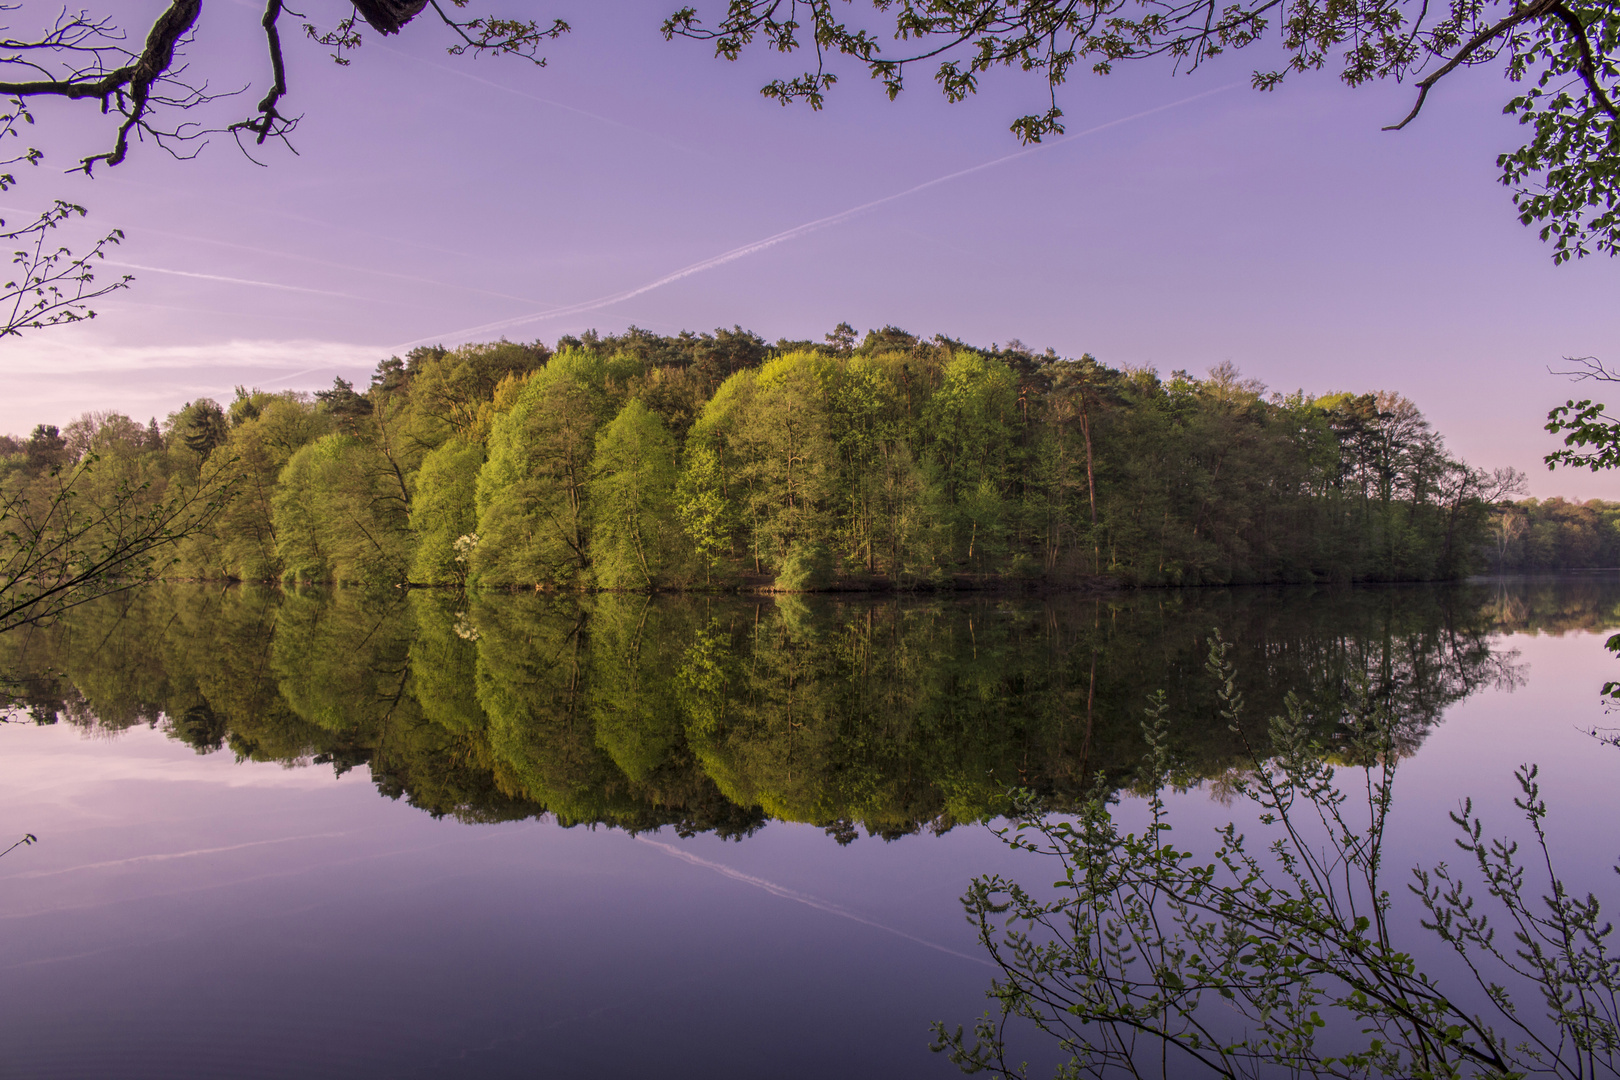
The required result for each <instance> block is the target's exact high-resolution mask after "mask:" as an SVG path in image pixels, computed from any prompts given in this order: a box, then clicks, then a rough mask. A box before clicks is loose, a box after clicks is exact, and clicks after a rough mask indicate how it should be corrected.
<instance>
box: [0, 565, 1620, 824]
mask: <svg viewBox="0 0 1620 1080" xmlns="http://www.w3.org/2000/svg"><path fill="white" fill-rule="evenodd" d="M469 603H470V606H469ZM1617 610H1620V582H1610V583H1602V582H1594V581H1586V582H1581V583H1579V584H1578V585H1570V584H1568V583H1561V582H1549V583H1547V584H1545V585H1535V586H1519V587H1516V588H1511V589H1504V588H1503V587H1501V586H1489V587H1468V588H1453V589H1433V588H1426V587H1402V588H1383V589H1344V590H1338V591H1329V592H1310V591H1307V590H1258V589H1248V590H1193V591H1185V592H1152V591H1144V592H1139V593H1133V594H1128V595H1123V596H1117V597H1111V598H1108V599H1096V598H1079V597H1056V598H1047V599H1044V600H1043V599H1023V598H1016V599H1009V598H1004V597H985V596H969V597H965V598H950V599H940V598H934V599H930V600H922V601H918V600H898V599H894V598H889V599H886V600H882V601H872V600H865V599H863V600H860V601H856V602H849V601H843V600H838V599H835V598H831V597H826V596H818V597H809V598H807V597H792V598H778V599H769V598H732V599H698V598H692V597H682V598H673V599H664V598H656V599H648V598H647V597H644V596H627V595H615V594H604V595H599V596H592V597H584V598H576V597H568V596H558V595H556V594H538V593H527V594H504V593H492V594H482V595H479V596H475V597H473V598H472V599H471V601H470V602H469V601H468V600H467V599H465V598H458V597H454V596H451V595H449V594H445V593H428V592H415V593H411V594H408V595H406V596H401V595H400V594H398V593H395V592H392V591H391V592H390V593H389V594H388V595H386V596H373V595H368V594H365V593H362V592H356V591H352V590H340V591H337V592H332V593H318V592H316V593H289V594H285V595H283V594H278V593H275V592H272V591H265V590H253V589H227V590H212V591H210V590H205V589H201V588H196V589H191V588H165V589H151V590H145V591H141V592H138V593H134V594H130V595H127V596H122V597H119V598H116V599H112V600H108V601H106V602H101V603H97V604H95V605H90V606H87V607H85V608H84V609H82V610H81V611H79V612H77V613H75V614H74V615H72V616H71V617H69V618H66V619H63V620H61V621H59V622H58V623H56V624H54V625H53V626H50V627H45V628H32V629H28V630H25V631H19V632H17V633H14V634H8V635H5V636H4V637H0V671H4V672H9V673H11V676H10V677H11V678H12V680H13V681H12V683H11V684H9V685H10V687H11V691H10V693H11V698H12V702H13V704H14V705H15V706H16V708H17V709H18V710H20V711H23V712H26V713H27V714H28V715H30V716H32V717H33V718H34V719H35V720H37V721H38V722H54V721H55V720H56V719H58V718H66V719H68V720H70V721H72V722H76V723H82V724H85V725H89V726H94V727H95V728H96V729H98V730H105V731H116V730H119V729H122V728H124V727H128V726H130V725H132V724H136V723H145V724H154V725H161V726H163V727H164V728H165V730H167V731H168V732H169V734H170V735H172V736H173V737H175V738H177V739H180V740H183V741H185V742H187V743H189V744H191V745H193V746H195V747H196V748H197V749H198V750H199V752H204V753H206V752H209V751H212V750H215V749H220V748H223V747H227V746H228V747H229V748H230V750H231V751H232V752H233V753H235V754H236V755H237V756H238V757H239V758H244V759H247V758H251V759H254V760H261V761H264V760H273V761H281V762H285V763H306V764H307V763H311V762H314V763H321V764H331V765H333V767H334V768H336V769H337V770H338V771H343V770H346V769H348V768H352V767H354V766H356V765H360V764H365V765H367V766H368V767H369V769H370V771H371V774H372V776H373V779H374V780H375V782H376V784H377V786H378V789H379V790H380V791H381V792H382V793H383V794H385V795H387V796H389V797H391V798H405V799H407V800H408V801H409V802H410V803H411V804H412V805H414V806H418V807H420V808H422V809H424V810H427V811H429V812H430V813H433V814H435V815H446V814H447V815H453V816H455V817H458V818H461V819H463V820H468V821H495V820H506V819H511V818H515V817H525V816H532V815H537V814H542V813H551V814H553V815H555V816H556V817H557V818H558V820H560V821H563V822H564V823H569V824H572V823H590V822H603V823H608V824H611V825H615V826H619V827H623V828H627V829H632V830H639V829H646V828H654V827H657V826H661V825H673V826H675V827H676V828H678V829H681V830H682V831H704V830H712V831H716V832H719V833H721V834H722V835H728V836H741V835H746V834H747V833H749V832H751V831H753V830H754V829H756V828H758V827H759V825H760V824H762V823H763V822H764V821H765V820H766V819H768V818H779V819H784V820H792V821H802V822H810V823H814V824H816V825H819V826H821V827H823V828H825V829H827V830H828V831H829V832H830V833H832V834H834V835H835V836H838V837H839V838H840V839H852V838H854V836H856V835H857V834H858V832H859V831H861V830H862V829H864V830H865V831H866V832H868V833H869V834H872V835H878V836H885V837H894V836H900V835H904V834H906V833H909V832H915V831H917V830H919V829H923V828H931V829H934V830H943V829H947V828H950V827H951V826H952V825H953V824H955V823H956V822H959V821H968V820H975V819H979V818H982V817H985V816H987V815H994V814H996V813H998V812H999V811H1000V810H1001V809H1003V803H1002V800H1003V798H1004V793H1005V792H1006V791H1007V789H1008V788H1009V787H1011V786H1013V785H1019V786H1024V787H1028V788H1032V789H1034V790H1036V791H1038V792H1041V793H1043V794H1044V795H1045V796H1046V797H1048V798H1049V799H1051V800H1052V801H1053V802H1054V803H1055V804H1057V805H1060V806H1061V805H1063V804H1065V803H1066V802H1068V801H1070V800H1073V799H1075V798H1076V797H1077V796H1078V795H1079V793H1080V792H1081V791H1082V790H1084V789H1085V788H1087V787H1089V786H1090V784H1091V782H1092V779H1093V778H1094V777H1095V776H1096V775H1097V774H1099V773H1100V774H1102V775H1103V776H1104V777H1106V778H1107V780H1108V782H1109V783H1110V784H1112V785H1114V786H1128V785H1130V784H1132V783H1133V782H1135V779H1136V775H1137V769H1138V766H1139V763H1140V761H1141V759H1142V754H1143V750H1144V747H1143V745H1142V742H1141V734H1140V719H1141V715H1142V707H1143V705H1144V703H1145V702H1146V700H1147V697H1148V695H1149V694H1150V693H1152V692H1153V691H1155V690H1159V689H1163V690H1165V691H1166V692H1167V694H1168V695H1169V700H1170V703H1171V715H1172V716H1174V717H1176V718H1177V725H1176V727H1175V728H1174V729H1173V732H1172V737H1173V751H1174V763H1175V768H1176V779H1177V781H1178V782H1181V783H1187V784H1191V783H1196V782H1199V781H1202V780H1205V779H1210V778H1219V777H1221V776H1223V775H1224V774H1226V772H1227V771H1228V769H1229V768H1230V767H1231V763H1232V762H1233V761H1235V760H1237V758H1238V749H1239V748H1238V746H1237V745H1236V738H1237V737H1236V736H1235V735H1234V734H1233V733H1232V732H1230V731H1229V730H1227V728H1226V725H1225V723H1224V722H1223V721H1221V720H1220V719H1219V718H1218V717H1217V714H1216V704H1215V701H1214V698H1213V688H1212V686H1211V684H1210V682H1209V680H1208V679H1207V678H1205V677H1204V674H1203V661H1204V655H1205V654H1206V652H1207V640H1208V634H1209V632H1210V631H1211V630H1212V629H1218V630H1219V632H1220V633H1221V635H1222V636H1223V637H1224V638H1225V639H1226V640H1227V641H1229V642H1231V643H1232V652H1231V658H1232V660H1233V662H1234V663H1235V664H1236V667H1237V670H1238V671H1239V673H1240V678H1241V680H1242V685H1241V689H1242V692H1243V693H1244V695H1245V697H1246V698H1247V700H1248V702H1249V709H1248V715H1250V716H1251V717H1254V718H1255V721H1254V722H1255V725H1256V730H1255V731H1252V732H1250V733H1249V737H1250V738H1251V739H1252V738H1261V737H1263V732H1262V731H1261V730H1260V728H1261V727H1263V722H1264V718H1266V717H1268V716H1270V715H1272V714H1274V713H1276V712H1278V711H1280V710H1281V708H1282V699H1283V696H1284V694H1285V693H1287V692H1288V691H1293V692H1295V693H1298V694H1299V695H1300V696H1301V697H1302V698H1303V699H1304V700H1305V701H1306V702H1307V703H1308V706H1309V709H1310V712H1311V714H1312V715H1314V716H1316V717H1318V721H1317V722H1318V723H1319V724H1320V725H1321V727H1322V734H1323V736H1324V737H1326V738H1329V739H1332V738H1334V737H1335V734H1336V724H1337V718H1338V717H1339V715H1340V712H1341V703H1342V702H1345V701H1348V700H1350V699H1351V695H1352V691H1353V688H1354V687H1355V686H1356V685H1358V684H1361V683H1365V684H1366V685H1367V686H1368V687H1369V688H1370V690H1371V692H1372V693H1373V694H1374V695H1375V696H1376V697H1377V698H1379V699H1380V700H1382V701H1385V702H1387V703H1388V704H1389V707H1390V708H1391V710H1392V711H1393V712H1394V713H1395V714H1396V715H1397V716H1398V717H1399V718H1400V725H1401V735H1400V739H1401V745H1402V747H1403V748H1404V749H1405V750H1406V751H1407V752H1410V751H1411V750H1414V749H1416V747H1417V746H1418V745H1420V744H1421V742H1422V741H1423V739H1424V738H1425V737H1426V735H1427V733H1428V731H1429V730H1430V729H1431V728H1432V727H1433V726H1434V725H1435V724H1437V723H1439V722H1440V720H1441V719H1442V717H1443V715H1444V713H1445V710H1446V709H1447V708H1448V707H1449V706H1450V705H1452V704H1453V703H1455V702H1457V701H1459V700H1461V699H1462V698H1465V697H1467V696H1469V695H1470V694H1473V693H1476V692H1478V691H1479V690H1481V689H1483V688H1485V687H1488V686H1500V685H1504V684H1507V685H1511V684H1513V683H1514V682H1516V681H1517V680H1519V679H1520V678H1521V677H1522V676H1521V673H1520V670H1519V668H1518V667H1517V666H1516V665H1515V663H1514V659H1515V654H1514V653H1513V652H1512V651H1511V650H1510V649H1505V648H1504V647H1503V644H1502V642H1501V640H1500V638H1499V637H1497V636H1496V635H1497V634H1498V633H1499V632H1500V630H1501V629H1502V628H1504V627H1507V628H1512V629H1515V630H1527V629H1531V630H1533V629H1540V628H1547V629H1550V630H1553V631H1555V632H1562V631H1563V630H1567V629H1573V628H1591V629H1598V628H1602V627H1607V626H1610V625H1614V624H1616V623H1620V618H1617V617H1616V612H1617Z"/></svg>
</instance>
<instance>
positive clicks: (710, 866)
mask: <svg viewBox="0 0 1620 1080" xmlns="http://www.w3.org/2000/svg"><path fill="white" fill-rule="evenodd" d="M636 839H637V840H639V841H641V842H642V843H643V844H648V845H650V846H652V847H655V848H657V849H659V850H660V851H662V852H664V853H665V854H667V855H673V856H674V857H675V858H677V859H680V860H681V861H683V862H689V863H691V864H692V865H693V866H701V867H702V868H703V869H705V870H713V871H714V872H715V873H717V874H719V875H721V876H722V877H728V878H730V879H731V880H732V881H740V882H742V883H743V884H744V885H752V886H753V887H754V888H756V889H764V890H765V891H766V892H768V893H770V894H771V895H772V896H780V897H781V898H782V899H784V900H792V901H793V902H794V903H797V904H803V905H804V906H805V907H812V908H815V909H816V910H817V911H825V912H826V913H827V914H829V915H837V916H838V917H839V918H842V919H848V920H850V921H851V922H858V923H860V924H861V925H863V926H870V927H872V928H873V929H874V930H882V931H883V932H884V933H886V934H893V935H894V936H895V937H902V938H905V939H906V940H907V941H914V942H916V943H917V944H918V945H925V946H927V947H928V948H930V949H933V950H934V951H935V952H942V953H945V954H946V955H947V956H956V957H960V958H961V959H963V960H971V961H973V962H974V963H975V964H983V965H985V966H986V967H992V968H993V967H995V966H996V965H994V964H992V963H991V962H990V961H988V960H986V959H985V958H984V957H982V956H972V955H970V954H968V953H965V952H957V951H956V950H955V949H951V948H947V947H946V946H944V945H940V944H938V943H936V942H932V941H929V940H928V939H927V938H920V937H918V936H916V935H915V934H908V933H906V932H905V931H904V930H896V929H895V928H894V927H892V926H885V925H884V924H883V923H880V922H875V921H873V920H871V919H868V918H867V917H866V916H864V915H857V914H856V913H855V912H853V911H850V910H849V909H848V908H845V907H840V906H839V905H837V904H835V903H833V902H832V901H830V900H823V899H821V898H820V897H817V896H811V895H810V894H809V893H802V892H799V891H798V890H796V889H789V888H787V887H786V886H784V885H778V884H776V882H774V881H766V880H765V879H764V878H760V877H755V876H754V875H752V874H745V873H743V872H742V871H741V870H733V869H732V868H731V867H729V866H727V865H725V864H724V863H717V862H710V861H709V860H708V859H704V858H699V857H698V856H696V855H693V854H692V853H691V852H689V851H683V850H681V849H680V848H678V847H676V846H675V845H673V844H664V843H660V842H659V841H657V840H649V839H647V837H645V836H638V837H636Z"/></svg>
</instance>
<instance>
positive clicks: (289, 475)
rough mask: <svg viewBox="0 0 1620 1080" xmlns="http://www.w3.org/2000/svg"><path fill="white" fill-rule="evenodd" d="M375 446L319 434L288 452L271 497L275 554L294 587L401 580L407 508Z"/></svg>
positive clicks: (407, 539)
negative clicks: (308, 583) (299, 584)
mask: <svg viewBox="0 0 1620 1080" xmlns="http://www.w3.org/2000/svg"><path fill="white" fill-rule="evenodd" d="M396 479H397V477H396V475H395V472H394V469H393V468H392V466H391V465H390V463H389V462H388V461H387V460H386V459H385V458H384V457H383V455H381V454H380V453H378V452H377V450H376V448H375V447H373V446H371V445H369V444H367V443H365V442H363V441H361V440H360V439H357V438H356V437H354V436H353V435H340V434H333V435H326V436H323V437H322V438H320V439H318V440H316V441H315V442H313V443H310V444H309V445H308V446H305V447H304V448H303V449H302V450H299V451H298V452H297V453H296V454H294V455H293V456H292V458H291V460H289V461H288V463H287V467H286V468H285V469H284V470H282V475H281V483H280V486H279V487H278V489H277V491H276V493H275V496H274V497H273V499H272V510H273V514H274V522H275V528H276V552H277V554H278V555H279V556H280V558H281V561H282V565H283V566H284V567H285V573H286V575H287V576H288V577H289V578H292V579H295V580H299V581H333V582H366V583H371V584H393V583H396V582H400V581H404V580H405V575H406V569H407V567H408V566H409V565H410V532H409V513H410V507H409V505H408V504H407V503H406V502H405V499H404V498H403V496H402V495H400V494H399V493H398V492H397V491H396Z"/></svg>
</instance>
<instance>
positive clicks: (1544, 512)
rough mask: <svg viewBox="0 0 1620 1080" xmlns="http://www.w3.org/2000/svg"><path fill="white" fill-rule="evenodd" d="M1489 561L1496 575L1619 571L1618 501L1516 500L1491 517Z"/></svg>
mask: <svg viewBox="0 0 1620 1080" xmlns="http://www.w3.org/2000/svg"><path fill="white" fill-rule="evenodd" d="M1490 540H1491V543H1490V549H1489V553H1488V562H1489V565H1490V568H1491V570H1492V571H1494V572H1496V573H1505V574H1515V573H1534V572H1536V571H1546V570H1596V569H1613V568H1614V567H1620V503H1615V502H1605V501H1604V500H1602V499H1588V500H1587V501H1585V502H1566V501H1565V500H1563V499H1558V498H1552V499H1521V500H1519V501H1516V502H1503V503H1500V504H1499V505H1497V506H1496V507H1495V509H1494V510H1493V512H1492V515H1491V527H1490Z"/></svg>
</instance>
